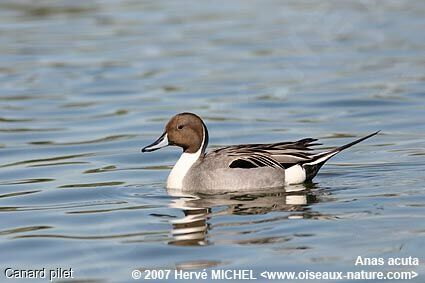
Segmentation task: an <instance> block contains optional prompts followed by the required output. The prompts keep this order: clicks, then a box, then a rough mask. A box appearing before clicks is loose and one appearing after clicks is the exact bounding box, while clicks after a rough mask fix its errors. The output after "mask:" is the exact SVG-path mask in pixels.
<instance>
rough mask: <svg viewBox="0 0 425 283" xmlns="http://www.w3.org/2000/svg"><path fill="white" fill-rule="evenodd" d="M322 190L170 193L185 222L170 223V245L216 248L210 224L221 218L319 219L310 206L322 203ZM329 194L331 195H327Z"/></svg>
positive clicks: (296, 187)
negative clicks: (277, 214)
mask: <svg viewBox="0 0 425 283" xmlns="http://www.w3.org/2000/svg"><path fill="white" fill-rule="evenodd" d="M321 192H322V190H321V189H319V188H318V187H317V186H316V184H314V183H309V184H300V185H293V186H288V187H285V188H280V189H276V190H273V191H270V190H268V191H267V192H266V193H263V192H258V191H257V192H252V193H246V192H244V193H243V194H242V193H239V194H238V193H226V194H218V195H200V194H196V195H195V194H194V195H189V194H186V193H185V194H182V193H181V191H180V192H178V191H173V190H170V189H169V190H168V193H169V194H170V195H171V196H174V197H176V198H175V199H173V200H172V202H171V203H170V207H173V208H178V209H181V210H182V211H183V213H184V217H183V218H179V219H175V220H172V221H171V224H172V233H171V234H172V238H173V239H172V240H171V241H170V242H169V244H172V245H180V246H202V245H209V244H213V242H212V239H211V237H208V233H209V231H210V230H211V224H210V223H209V220H210V219H212V218H214V217H216V216H222V215H259V214H267V213H269V212H276V211H280V212H289V214H287V215H285V218H287V219H297V218H298V219H303V218H314V217H320V214H319V213H317V212H314V211H312V208H311V204H314V203H317V202H319V201H320V194H321ZM326 194H329V193H326Z"/></svg>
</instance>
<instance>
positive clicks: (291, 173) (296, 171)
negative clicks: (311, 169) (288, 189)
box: [285, 164, 306, 185]
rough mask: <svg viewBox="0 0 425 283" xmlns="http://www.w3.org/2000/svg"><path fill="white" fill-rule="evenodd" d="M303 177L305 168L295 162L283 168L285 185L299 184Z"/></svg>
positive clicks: (304, 176) (303, 179)
mask: <svg viewBox="0 0 425 283" xmlns="http://www.w3.org/2000/svg"><path fill="white" fill-rule="evenodd" d="M305 179H306V174H305V169H304V168H303V167H302V166H301V165H298V164H297V165H294V166H291V167H289V168H288V169H285V183H286V184H287V185H293V184H301V183H303V182H304V181H305Z"/></svg>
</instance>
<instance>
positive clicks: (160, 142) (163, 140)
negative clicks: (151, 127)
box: [142, 133, 168, 152]
mask: <svg viewBox="0 0 425 283" xmlns="http://www.w3.org/2000/svg"><path fill="white" fill-rule="evenodd" d="M166 146H168V137H167V133H163V134H162V136H160V137H159V138H158V139H157V140H156V141H155V142H154V143H152V144H150V145H148V146H146V147H144V148H142V152H149V151H154V150H157V149H160V148H163V147H166Z"/></svg>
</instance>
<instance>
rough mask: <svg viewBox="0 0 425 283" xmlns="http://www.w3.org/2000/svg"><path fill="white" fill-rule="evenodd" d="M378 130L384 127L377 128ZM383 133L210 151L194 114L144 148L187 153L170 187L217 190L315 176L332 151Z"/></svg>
mask: <svg viewBox="0 0 425 283" xmlns="http://www.w3.org/2000/svg"><path fill="white" fill-rule="evenodd" d="M378 132H379V131H378ZM378 132H375V133H373V134H370V135H368V136H365V137H363V138H360V139H358V140H355V141H353V142H351V143H348V144H346V145H343V146H340V147H337V148H335V149H332V150H328V151H323V152H312V150H313V149H311V148H310V147H312V146H316V145H321V144H319V143H315V142H316V141H317V139H312V138H306V139H302V140H298V141H294V142H278V143H269V144H242V145H231V146H226V147H221V148H217V149H214V150H212V151H210V152H208V153H206V148H207V145H208V130H207V127H206V126H205V124H204V122H203V121H202V119H201V118H200V117H199V116H197V115H195V114H193V113H180V114H177V115H176V116H174V117H172V118H171V119H170V121H169V122H168V123H167V125H166V127H165V132H164V133H163V134H162V135H161V136H160V137H159V138H158V139H157V140H156V141H155V142H154V143H152V144H151V145H148V146H146V147H145V148H143V149H142V152H148V151H154V150H157V149H160V148H163V147H166V146H169V145H175V146H179V147H181V148H182V149H183V153H182V155H181V157H180V159H179V160H178V161H177V163H176V164H175V165H174V167H173V169H172V170H171V172H170V175H169V176H168V179H167V188H169V189H174V190H182V191H188V192H200V193H216V192H227V191H247V190H255V189H259V188H275V187H282V186H285V185H291V184H299V183H303V182H306V181H311V180H312V179H313V178H314V176H316V174H317V172H318V171H319V169H320V168H321V167H322V165H323V164H324V163H325V162H326V161H327V160H329V159H330V158H331V157H332V156H334V155H336V154H337V153H339V152H340V151H342V150H344V149H346V148H349V147H351V146H353V145H355V144H357V143H359V142H361V141H364V140H365V139H368V138H370V137H372V136H374V135H376V134H377V133H378Z"/></svg>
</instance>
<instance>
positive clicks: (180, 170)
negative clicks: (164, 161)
mask: <svg viewBox="0 0 425 283" xmlns="http://www.w3.org/2000/svg"><path fill="white" fill-rule="evenodd" d="M204 143H205V129H203V137H202V143H201V146H200V147H199V149H198V151H197V152H195V153H187V152H183V153H182V155H181V156H180V158H179V160H177V162H176V164H175V165H174V167H173V169H172V170H171V172H170V175H169V176H168V179H167V188H170V189H182V188H183V179H184V177H185V176H186V174H187V172H188V171H189V169H190V168H191V167H192V165H193V164H194V163H195V162H196V161H197V160H198V159H199V157H200V156H201V154H202V148H203V146H204Z"/></svg>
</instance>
